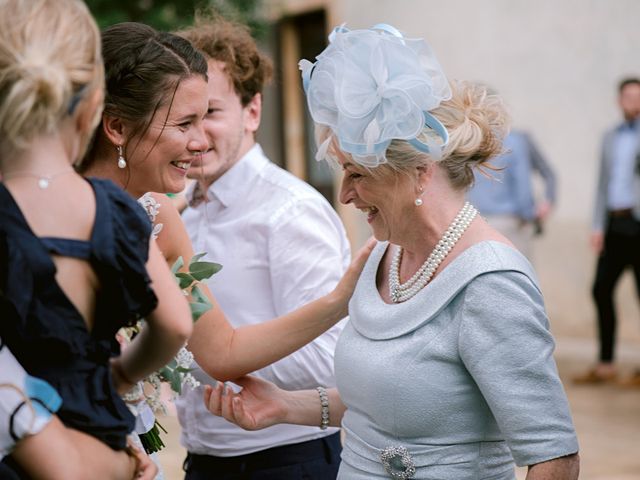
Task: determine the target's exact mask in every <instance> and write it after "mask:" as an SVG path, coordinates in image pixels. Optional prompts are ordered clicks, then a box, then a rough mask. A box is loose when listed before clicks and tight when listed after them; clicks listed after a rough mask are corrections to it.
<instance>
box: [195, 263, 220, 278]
mask: <svg viewBox="0 0 640 480" xmlns="http://www.w3.org/2000/svg"><path fill="white" fill-rule="evenodd" d="M220 270H222V265H220V264H219V263H214V262H194V263H192V264H190V265H189V273H191V275H192V276H193V278H195V279H196V280H198V281H201V280H204V279H205V278H211V276H213V275H215V274H216V273H218V272H219V271H220Z"/></svg>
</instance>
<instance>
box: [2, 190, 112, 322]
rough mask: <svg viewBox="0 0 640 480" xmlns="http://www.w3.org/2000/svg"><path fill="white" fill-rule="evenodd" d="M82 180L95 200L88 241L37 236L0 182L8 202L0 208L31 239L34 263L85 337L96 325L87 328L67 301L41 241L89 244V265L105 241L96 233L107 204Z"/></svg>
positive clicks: (69, 301)
mask: <svg viewBox="0 0 640 480" xmlns="http://www.w3.org/2000/svg"><path fill="white" fill-rule="evenodd" d="M84 180H85V181H87V182H88V183H89V185H90V186H91V188H92V190H93V195H94V199H95V200H94V202H95V208H96V211H95V214H94V219H93V226H92V227H91V234H90V236H89V240H80V239H73V238H61V237H39V236H37V235H36V234H35V232H34V231H33V229H32V228H31V225H29V222H28V221H27V219H26V217H25V216H24V213H23V212H22V210H21V208H20V205H18V202H16V200H15V198H14V197H13V195H12V194H11V192H10V191H9V189H8V188H7V187H6V185H4V183H2V182H0V195H3V196H4V197H6V201H7V202H8V204H7V202H2V206H0V208H1V209H3V210H5V211H7V213H8V214H9V215H12V216H13V217H14V220H15V221H16V222H17V223H18V224H20V225H21V226H22V228H23V229H24V231H25V232H26V233H28V234H29V237H30V238H31V239H32V243H33V246H34V247H36V248H38V249H39V250H40V254H41V255H38V259H37V260H36V263H38V264H40V265H42V266H44V268H45V269H46V270H45V275H47V276H50V278H51V280H50V286H51V288H53V289H55V290H56V294H57V295H58V296H59V298H60V299H61V301H63V302H65V303H66V304H67V305H66V307H67V308H68V309H69V311H70V312H73V316H74V317H75V318H76V320H77V321H78V325H81V326H82V330H83V331H84V332H85V333H86V334H87V335H91V332H92V331H93V330H94V329H95V328H96V325H95V324H94V325H93V327H92V328H91V329H90V328H89V324H88V322H87V321H86V319H85V318H84V316H83V315H82V314H81V313H80V311H79V310H78V308H77V307H76V305H75V304H74V303H73V302H72V301H71V300H70V299H69V297H68V296H67V294H66V292H65V291H64V289H63V288H62V287H61V286H60V284H59V283H58V281H57V279H56V272H57V268H56V265H55V263H54V261H53V259H52V258H51V254H50V252H49V249H48V248H47V245H46V242H45V241H43V239H46V238H56V239H58V240H68V241H79V242H87V243H88V244H89V251H90V253H89V258H87V259H86V261H87V262H89V263H91V259H92V257H93V255H94V252H95V246H96V244H97V243H98V242H100V243H102V242H103V241H104V240H105V238H101V236H100V232H98V230H99V225H102V224H103V222H104V221H105V218H104V215H107V214H108V211H107V209H108V204H107V202H104V201H102V200H103V192H102V191H100V190H99V189H97V188H96V184H95V183H94V182H93V181H92V180H91V179H88V178H85V179H84ZM26 258H27V261H31V262H33V261H34V260H33V259H32V258H31V257H29V256H27V257H26Z"/></svg>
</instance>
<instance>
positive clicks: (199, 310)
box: [189, 302, 211, 322]
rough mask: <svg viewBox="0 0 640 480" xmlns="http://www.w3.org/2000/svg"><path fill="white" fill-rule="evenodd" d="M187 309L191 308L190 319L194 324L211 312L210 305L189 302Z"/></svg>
mask: <svg viewBox="0 0 640 480" xmlns="http://www.w3.org/2000/svg"><path fill="white" fill-rule="evenodd" d="M189 307H190V308H191V318H192V319H193V321H194V322H195V321H196V320H198V319H199V318H200V317H201V316H202V315H203V314H205V313H206V312H208V311H209V310H211V304H210V303H200V302H191V303H189Z"/></svg>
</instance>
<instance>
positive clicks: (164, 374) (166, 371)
mask: <svg viewBox="0 0 640 480" xmlns="http://www.w3.org/2000/svg"><path fill="white" fill-rule="evenodd" d="M158 374H159V375H160V378H161V379H162V380H164V381H165V382H168V381H169V380H170V379H171V378H172V377H173V371H172V370H171V369H170V368H167V367H162V368H161V369H160V370H158Z"/></svg>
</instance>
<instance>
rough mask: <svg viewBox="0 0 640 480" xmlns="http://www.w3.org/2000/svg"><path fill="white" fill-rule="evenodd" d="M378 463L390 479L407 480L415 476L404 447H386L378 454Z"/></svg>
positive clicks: (414, 468) (413, 466) (414, 467)
mask: <svg viewBox="0 0 640 480" xmlns="http://www.w3.org/2000/svg"><path fill="white" fill-rule="evenodd" d="M380 461H381V462H382V466H383V467H384V469H385V470H386V472H387V473H388V474H389V475H390V476H391V478H393V479H396V480H407V479H409V478H412V477H413V476H414V475H415V474H416V466H415V465H414V464H413V460H412V459H411V455H409V451H408V450H407V449H406V448H405V447H387V448H385V449H384V450H382V451H381V452H380Z"/></svg>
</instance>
